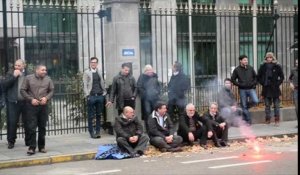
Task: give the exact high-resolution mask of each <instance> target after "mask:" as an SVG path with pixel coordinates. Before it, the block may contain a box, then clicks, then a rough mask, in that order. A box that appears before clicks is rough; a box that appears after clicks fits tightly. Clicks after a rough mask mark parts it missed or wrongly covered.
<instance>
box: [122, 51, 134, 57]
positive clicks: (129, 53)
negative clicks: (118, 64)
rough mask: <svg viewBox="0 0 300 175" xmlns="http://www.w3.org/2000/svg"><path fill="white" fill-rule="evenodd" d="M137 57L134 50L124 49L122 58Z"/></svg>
mask: <svg viewBox="0 0 300 175" xmlns="http://www.w3.org/2000/svg"><path fill="white" fill-rule="evenodd" d="M134 55H135V53H134V49H122V56H124V57H133V56H134Z"/></svg>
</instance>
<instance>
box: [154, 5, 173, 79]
mask: <svg viewBox="0 0 300 175" xmlns="http://www.w3.org/2000/svg"><path fill="white" fill-rule="evenodd" d="M151 7H152V17H151V24H152V29H151V31H152V55H153V58H152V59H153V60H152V63H153V68H154V69H155V70H156V72H157V74H158V75H159V77H158V78H159V80H160V81H162V82H163V83H167V82H168V81H169V79H170V77H171V75H172V74H171V73H172V64H173V63H174V62H175V61H176V60H177V36H176V34H177V30H176V15H174V14H175V9H176V8H177V5H176V0H152V1H151Z"/></svg>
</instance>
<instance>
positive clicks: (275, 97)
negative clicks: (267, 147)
mask: <svg viewBox="0 0 300 175" xmlns="http://www.w3.org/2000/svg"><path fill="white" fill-rule="evenodd" d="M257 79H258V82H259V83H260V84H261V85H262V92H261V96H262V98H263V99H264V101H265V113H266V124H270V122H271V106H272V103H273V104H274V118H275V125H276V126H278V125H279V119H280V116H279V115H280V99H279V96H280V95H281V91H280V85H281V84H282V82H283V80H284V75H283V71H282V68H281V66H280V65H279V64H278V63H277V60H276V58H275V56H274V54H273V53H272V52H268V53H267V54H266V57H265V62H264V63H263V64H262V65H261V66H260V68H259V70H258V75H257Z"/></svg>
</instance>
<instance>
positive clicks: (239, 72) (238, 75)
mask: <svg viewBox="0 0 300 175" xmlns="http://www.w3.org/2000/svg"><path fill="white" fill-rule="evenodd" d="M231 81H232V83H233V84H234V85H236V86H238V87H239V89H255V87H256V84H257V80H256V72H255V70H254V69H253V67H252V66H250V65H248V66H247V67H246V68H245V67H243V66H241V65H240V66H238V67H236V68H235V69H234V71H233V73H232V76H231Z"/></svg>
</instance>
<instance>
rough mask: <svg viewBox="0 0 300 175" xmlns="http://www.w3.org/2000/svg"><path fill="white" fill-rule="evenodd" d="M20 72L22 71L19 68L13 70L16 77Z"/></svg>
mask: <svg viewBox="0 0 300 175" xmlns="http://www.w3.org/2000/svg"><path fill="white" fill-rule="evenodd" d="M21 74H22V72H21V71H20V70H17V69H16V70H14V77H18V76H20V75H21Z"/></svg>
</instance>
